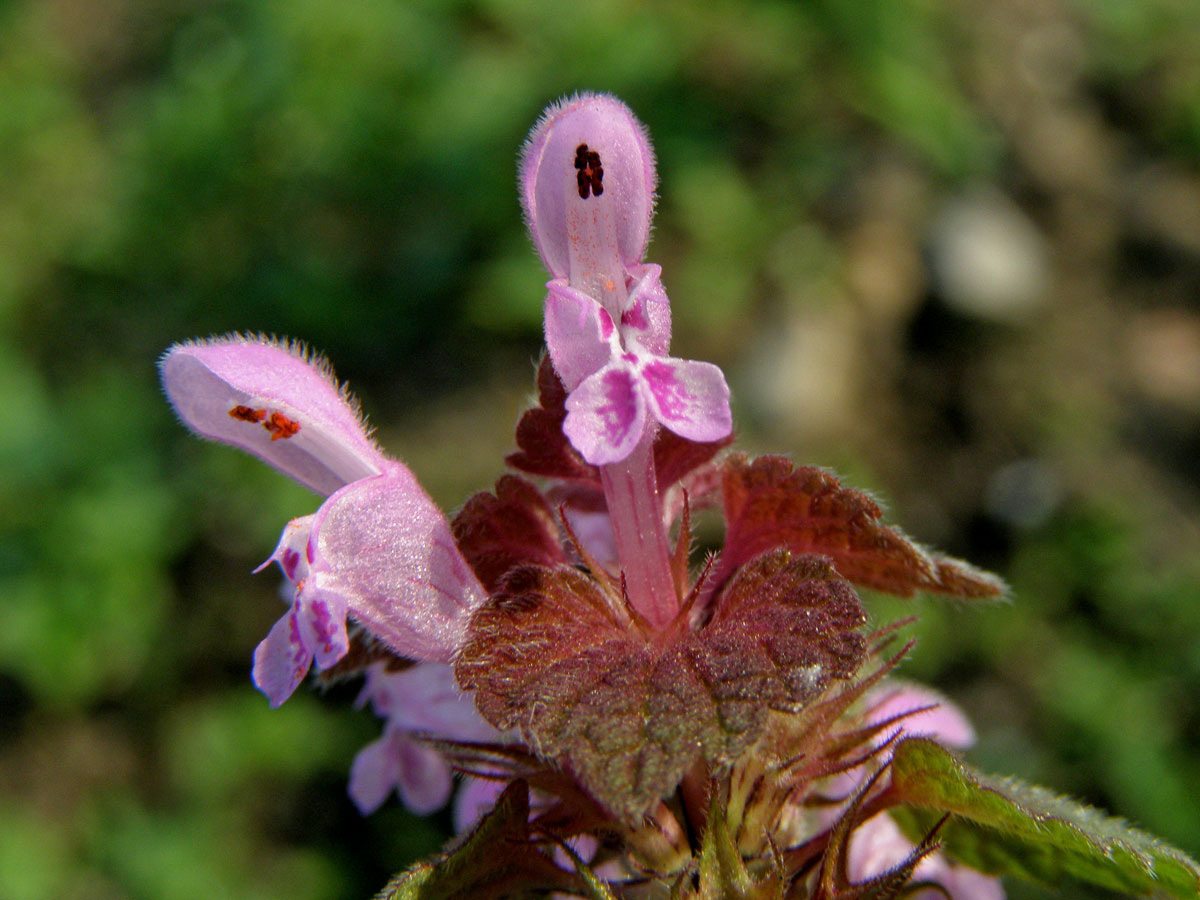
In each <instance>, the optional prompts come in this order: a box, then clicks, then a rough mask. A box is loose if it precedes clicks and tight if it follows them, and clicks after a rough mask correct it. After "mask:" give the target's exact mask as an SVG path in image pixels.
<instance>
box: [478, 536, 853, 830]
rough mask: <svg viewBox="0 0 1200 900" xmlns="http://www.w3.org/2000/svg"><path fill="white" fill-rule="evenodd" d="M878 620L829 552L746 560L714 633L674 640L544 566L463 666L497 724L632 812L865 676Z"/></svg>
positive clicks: (489, 623)
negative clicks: (835, 684) (831, 687)
mask: <svg viewBox="0 0 1200 900" xmlns="http://www.w3.org/2000/svg"><path fill="white" fill-rule="evenodd" d="M864 621H865V616H864V613H863V610H862V607H861V605H860V604H859V601H858V597H857V596H856V595H855V593H854V590H853V588H852V587H851V586H850V585H849V583H848V582H846V581H845V579H843V578H841V577H840V576H839V575H838V574H837V573H836V572H835V571H833V569H832V568H831V567H830V565H829V562H828V560H826V559H824V558H821V557H813V556H792V555H791V554H790V553H788V552H786V551H776V552H773V553H769V554H766V555H764V556H763V557H761V558H759V559H756V560H754V561H752V562H751V563H749V564H748V565H746V566H745V567H743V569H742V570H741V571H739V572H738V573H737V575H736V576H735V577H734V578H733V579H732V581H731V582H730V584H729V587H728V588H727V589H726V590H725V591H724V592H723V594H722V596H721V598H720V603H719V605H718V607H717V608H716V609H715V610H714V612H713V616H712V618H711V620H710V621H709V622H708V623H707V624H706V625H705V626H704V627H703V628H701V629H700V630H698V631H693V630H692V629H691V628H689V627H687V626H686V625H685V624H683V623H679V624H680V627H679V628H678V629H677V630H676V631H674V632H668V633H665V634H658V635H647V634H644V633H642V632H641V631H640V630H639V629H638V628H637V627H636V626H635V624H634V622H633V621H632V620H631V619H630V617H629V615H628V614H627V612H626V610H625V608H624V604H623V603H622V602H621V601H620V598H617V597H614V596H613V595H612V594H611V593H609V591H608V589H607V588H606V587H605V586H604V585H602V584H601V583H600V582H598V581H596V580H595V579H593V578H592V577H591V576H590V575H589V574H587V573H585V572H582V571H580V570H577V569H573V568H568V567H557V568H544V567H535V566H530V567H525V568H521V569H517V570H515V571H513V572H510V573H509V574H508V576H506V578H505V579H504V582H503V584H502V585H501V588H500V592H499V593H498V594H497V595H496V596H494V597H493V598H492V599H491V601H489V602H488V603H487V604H485V605H484V606H483V607H481V608H480V609H479V610H477V611H476V613H475V615H474V617H473V618H472V621H471V626H470V634H469V637H468V640H467V642H466V644H465V646H464V647H463V649H462V651H461V652H460V655H459V659H458V662H457V664H456V669H455V671H456V673H457V675H458V680H459V684H460V685H461V686H462V687H463V688H464V689H465V690H473V691H475V692H476V693H475V702H476V704H477V705H478V707H479V710H480V712H481V713H482V714H483V716H484V717H485V718H486V719H487V720H488V721H490V722H491V723H492V724H493V725H495V726H497V727H498V728H501V729H504V730H507V729H510V728H516V729H519V730H520V732H521V734H522V736H523V737H524V738H525V740H526V741H527V742H528V744H529V745H530V746H531V747H532V748H534V749H535V750H536V751H537V752H538V753H539V754H540V755H542V756H543V757H546V758H550V759H554V760H557V761H560V762H561V763H564V764H565V765H567V766H568V767H569V768H570V770H571V771H572V772H574V773H575V775H576V777H578V779H579V780H580V782H581V783H582V784H583V785H584V786H585V787H586V788H587V789H588V790H589V791H591V793H592V794H593V795H594V796H595V797H596V798H597V799H598V800H599V801H600V802H601V803H602V804H604V805H605V806H606V807H607V808H608V809H610V810H611V811H612V812H614V813H615V814H617V815H618V816H620V817H622V818H624V819H626V820H632V819H635V818H636V817H638V816H640V815H641V814H642V813H643V812H645V810H646V809H648V808H649V807H650V806H651V805H652V804H653V803H654V802H656V801H657V800H658V799H659V798H661V797H663V796H665V795H666V794H667V793H669V792H670V791H672V790H673V789H674V788H675V786H676V785H677V784H678V783H679V780H680V778H681V777H682V776H683V773H684V772H685V771H687V769H688V768H689V767H690V766H691V765H692V764H693V762H694V761H695V760H696V758H697V757H703V758H704V760H705V761H706V762H707V763H708V764H709V765H710V766H713V767H716V768H720V767H722V766H724V765H726V764H728V763H729V762H731V761H732V760H733V759H735V758H736V757H737V756H738V755H739V754H741V753H742V752H744V751H745V750H746V749H747V748H748V747H749V746H750V745H751V744H752V743H753V742H754V740H755V739H756V738H757V733H758V727H757V726H759V725H760V724H761V723H762V721H763V718H764V717H765V716H766V715H767V713H768V711H770V710H782V711H793V710H796V709H798V708H799V707H801V706H803V705H804V704H805V703H806V702H807V701H809V700H810V699H812V698H813V697H815V696H816V695H817V694H818V693H820V692H821V691H822V690H823V689H824V688H825V687H826V686H827V685H828V684H830V683H831V682H832V681H833V680H834V679H842V678H848V677H850V676H851V675H853V674H854V672H856V671H857V669H858V667H859V665H860V664H861V662H862V660H863V658H864V657H865V654H866V642H865V639H864V638H863V636H862V635H861V634H860V633H859V631H858V628H859V627H860V626H861V625H862V624H863V622H864Z"/></svg>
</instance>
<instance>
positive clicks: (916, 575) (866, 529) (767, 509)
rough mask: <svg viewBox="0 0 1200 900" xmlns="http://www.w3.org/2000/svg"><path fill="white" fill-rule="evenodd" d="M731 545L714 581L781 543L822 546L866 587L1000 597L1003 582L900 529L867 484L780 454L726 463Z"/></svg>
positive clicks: (811, 548)
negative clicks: (859, 487)
mask: <svg viewBox="0 0 1200 900" xmlns="http://www.w3.org/2000/svg"><path fill="white" fill-rule="evenodd" d="M723 499H724V505H725V520H726V534H725V548H724V550H723V551H722V553H721V559H720V561H719V563H718V569H717V571H716V572H715V573H714V582H713V583H714V585H719V584H720V583H721V582H722V581H723V580H724V578H725V577H727V576H728V575H729V574H730V573H731V572H732V571H734V570H735V569H736V568H737V567H738V566H740V565H741V564H742V563H743V562H745V561H746V560H748V559H751V558H753V557H755V556H757V555H758V554H760V553H764V552H765V551H767V550H770V549H772V548H775V547H787V548H788V549H790V550H792V551H793V552H796V553H819V554H821V555H824V556H828V557H829V558H830V559H832V560H833V564H834V566H835V568H836V569H837V570H838V572H840V573H841V574H842V576H843V577H845V578H847V579H849V580H850V581H851V582H853V583H854V584H857V585H860V586H862V587H867V588H873V589H874V590H878V591H885V592H887V593H889V594H898V595H900V596H903V597H907V596H911V595H912V594H913V593H915V592H917V591H930V592H932V593H936V594H950V595H954V596H958V597H997V596H1000V595H1002V594H1003V593H1004V590H1005V588H1004V584H1003V582H1001V581H1000V580H999V579H998V578H996V577H995V576H993V575H989V574H987V573H986V572H981V571H979V570H978V569H976V568H974V567H973V566H971V565H970V564H968V563H965V562H962V561H960V560H956V559H951V558H949V557H942V556H937V555H934V554H931V553H929V552H928V551H926V550H925V549H923V548H922V547H920V546H919V545H917V544H916V543H914V542H913V541H911V540H909V539H908V538H907V537H905V536H904V535H903V534H901V533H900V532H899V531H897V530H896V529H894V528H889V527H887V526H886V525H883V524H882V522H881V519H882V518H883V511H882V510H881V509H880V508H879V506H878V504H876V503H875V501H874V500H872V499H871V498H870V497H868V496H867V495H866V494H864V493H862V492H861V491H856V490H853V489H851V488H846V487H842V485H841V483H840V482H839V481H838V480H837V479H836V478H835V477H834V476H832V475H830V474H829V473H828V472H825V471H822V470H821V469H817V468H814V467H811V466H796V465H794V464H793V463H792V462H791V461H790V460H787V459H784V458H783V457H781V456H760V457H758V458H757V459H755V460H753V461H750V460H749V459H747V458H746V457H745V456H741V455H735V456H731V457H730V458H729V459H728V460H727V461H726V463H725V483H724V486H723Z"/></svg>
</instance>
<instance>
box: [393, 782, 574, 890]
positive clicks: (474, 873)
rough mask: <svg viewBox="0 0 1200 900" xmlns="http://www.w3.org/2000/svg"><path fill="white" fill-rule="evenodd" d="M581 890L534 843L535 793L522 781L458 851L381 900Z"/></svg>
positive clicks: (413, 873) (419, 868) (400, 881)
mask: <svg viewBox="0 0 1200 900" xmlns="http://www.w3.org/2000/svg"><path fill="white" fill-rule="evenodd" d="M576 887H577V885H576V879H575V878H574V877H573V876H572V875H571V873H568V872H565V871H563V870H562V869H560V868H559V867H558V866H556V865H555V864H554V863H553V862H552V861H551V860H550V858H549V857H547V856H546V855H545V854H544V853H542V852H541V851H540V850H539V849H538V848H537V846H536V845H535V844H533V843H531V842H530V839H529V789H528V788H527V787H526V785H525V783H524V782H522V781H516V782H513V783H512V784H511V785H509V786H508V788H507V789H505V791H504V793H503V794H501V795H500V799H499V800H497V801H496V805H495V807H494V808H493V809H492V810H491V811H490V812H489V813H487V815H485V816H484V817H483V819H482V820H480V822H479V824H478V825H476V826H475V830H474V831H472V832H471V833H470V834H469V835H468V836H467V839H466V840H465V841H464V842H463V843H461V844H459V845H458V847H457V848H456V849H454V850H451V851H450V852H448V853H446V854H445V855H443V856H442V857H441V858H440V859H436V860H431V861H426V862H420V863H417V864H416V865H415V866H413V867H412V868H410V869H408V870H407V871H405V872H401V873H400V874H399V875H397V876H396V877H395V878H393V879H392V880H391V881H390V882H388V885H387V887H385V888H384V889H383V890H382V891H380V892H379V894H378V895H377V897H376V900H455V898H461V897H470V898H472V900H499V898H508V900H515V898H520V897H530V898H532V897H544V896H545V895H546V893H547V892H548V891H551V890H560V891H561V890H570V889H573V888H576Z"/></svg>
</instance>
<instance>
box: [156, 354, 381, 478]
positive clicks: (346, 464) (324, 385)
mask: <svg viewBox="0 0 1200 900" xmlns="http://www.w3.org/2000/svg"><path fill="white" fill-rule="evenodd" d="M159 371H160V375H161V379H162V386H163V390H164V391H165V393H166V395H167V399H168V400H169V401H170V403H171V405H172V407H174V409H175V411H176V413H177V414H178V415H179V417H180V419H181V420H182V421H183V422H184V424H185V425H187V426H188V428H190V429H191V430H192V431H194V432H195V433H197V434H199V435H200V436H201V437H205V438H208V439H210V440H215V441H220V442H222V443H226V444H230V445H232V446H234V447H237V448H239V449H241V450H244V451H246V452H248V453H251V454H253V455H255V456H257V457H259V458H260V459H262V460H263V461H264V462H267V463H269V464H270V465H273V466H275V467H276V468H277V469H279V470H280V471H281V472H283V473H284V474H286V475H289V476H290V477H292V478H294V479H296V480H297V481H299V482H300V483H301V484H304V485H305V486H307V487H309V488H311V489H313V490H314V491H316V492H317V493H319V494H323V495H325V496H328V495H329V494H332V493H333V492H334V491H336V490H338V489H339V488H341V487H343V486H344V485H346V484H348V483H350V482H352V481H356V480H358V479H360V478H366V477H369V476H371V475H376V474H378V473H379V472H380V471H382V469H383V467H384V465H385V464H386V461H387V458H386V457H385V456H384V454H383V453H382V451H381V450H380V449H379V447H378V446H377V445H376V443H375V441H374V440H373V439H372V438H371V436H370V434H369V431H368V429H367V425H366V422H365V420H364V419H363V415H362V411H361V407H360V406H359V405H358V403H357V401H356V400H355V399H354V397H353V396H352V395H351V394H350V392H349V391H348V390H347V389H346V387H345V386H344V385H343V384H341V383H339V382H338V380H337V379H336V378H335V377H334V375H333V370H332V368H331V367H330V365H329V363H328V362H327V361H326V360H325V359H323V358H322V357H320V356H317V355H315V354H313V353H311V352H310V351H309V350H308V349H307V348H306V347H305V346H304V345H303V344H301V343H299V342H295V341H281V340H279V339H277V338H274V337H268V336H264V335H250V336H247V335H241V334H232V335H227V336H225V337H220V338H208V339H203V340H193V341H187V342H184V343H180V344H175V345H174V346H172V347H171V348H170V349H169V350H167V352H166V353H165V354H164V355H163V356H162V358H161V360H160V362H159Z"/></svg>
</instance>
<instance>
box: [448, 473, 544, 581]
mask: <svg viewBox="0 0 1200 900" xmlns="http://www.w3.org/2000/svg"><path fill="white" fill-rule="evenodd" d="M451 527H452V528H453V530H454V540H455V542H456V543H457V544H458V549H459V550H460V551H462V555H463V556H464V557H466V560H467V562H468V563H470V564H471V568H472V569H473V570H474V571H475V577H476V578H478V579H479V581H480V583H481V584H483V586H484V587H485V588H486V589H487V590H488V592H489V593H491V592H494V591H495V590H496V588H497V586H498V585H499V583H500V578H501V576H503V575H504V573H505V572H507V571H508V570H509V569H512V568H514V567H516V566H518V565H522V564H526V565H527V564H531V563H532V564H535V565H541V566H553V565H557V564H559V563H564V562H566V555H565V554H564V553H563V551H562V546H561V544H560V542H559V536H558V525H557V524H556V522H555V520H554V512H553V511H552V510H551V509H550V506H549V504H548V503H546V500H545V498H543V497H542V494H541V492H540V491H539V490H538V489H537V488H535V487H534V486H533V485H532V484H530V483H529V482H528V481H526V480H525V479H524V478H518V477H517V476H516V475H505V476H504V477H503V478H501V479H500V480H499V481H497V482H496V492H495V493H494V494H491V493H488V492H486V491H483V492H480V493H478V494H476V495H475V496H474V497H472V498H471V499H470V500H468V501H467V503H466V505H465V506H464V507H463V508H462V511H461V512H460V513H459V514H458V515H457V516H455V517H454V523H453V525H452V526H451Z"/></svg>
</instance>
